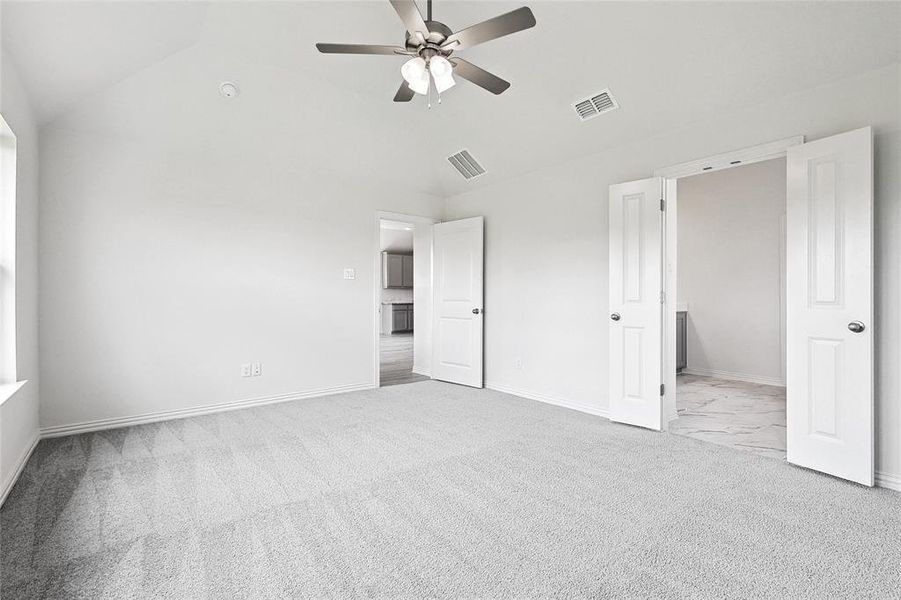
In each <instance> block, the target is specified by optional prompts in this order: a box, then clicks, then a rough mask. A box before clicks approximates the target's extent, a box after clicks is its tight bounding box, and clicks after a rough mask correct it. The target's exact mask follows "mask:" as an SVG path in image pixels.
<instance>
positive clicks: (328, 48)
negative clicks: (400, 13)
mask: <svg viewBox="0 0 901 600" xmlns="http://www.w3.org/2000/svg"><path fill="white" fill-rule="evenodd" d="M316 49H317V50H319V51H320V52H322V53H323V54H389V55H392V56H393V55H395V54H399V53H402V52H403V53H405V52H406V51H407V49H406V48H401V47H400V46H378V45H376V44H316Z"/></svg>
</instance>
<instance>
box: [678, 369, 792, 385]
mask: <svg viewBox="0 0 901 600" xmlns="http://www.w3.org/2000/svg"><path fill="white" fill-rule="evenodd" d="M682 372H683V373H684V374H685V375H700V376H701V377H716V378H718V379H726V380H728V381H744V382H745V383H759V384H761V385H774V386H777V387H785V379H782V378H779V377H766V376H762V375H751V374H749V373H735V372H733V371H720V370H718V369H689V368H685V369H682Z"/></svg>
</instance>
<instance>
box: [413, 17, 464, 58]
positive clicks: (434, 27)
mask: <svg viewBox="0 0 901 600" xmlns="http://www.w3.org/2000/svg"><path fill="white" fill-rule="evenodd" d="M425 25H426V27H428V29H429V30H428V32H425V31H424V32H423V34H424V35H425V36H426V38H425V42H426V43H425V44H420V43H419V40H418V39H416V38H415V37H413V36H412V35H411V34H410V32H409V31H408V32H407V44H406V46H407V50H409V51H411V52H417V53H420V54H421V53H422V51H423V50H426V49H431V50H434V51H435V52H434V53H432V56H434V55H435V54H439V53H440V54H443V55H444V56H448V55H450V53H451V52H452V50H451V49H450V48H444V49H441V48H440V46H441V44H443V43H444V40H446V39H447V38H449V37H450V36H451V35H452V34H453V33H454V32H453V31H451V28H450V27H448V26H447V25H445V24H444V23H441V22H439V21H425ZM423 58H427V57H423Z"/></svg>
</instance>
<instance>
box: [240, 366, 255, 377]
mask: <svg viewBox="0 0 901 600" xmlns="http://www.w3.org/2000/svg"><path fill="white" fill-rule="evenodd" d="M251 375H253V370H252V367H251V366H250V363H244V364H243V365H241V377H250V376H251Z"/></svg>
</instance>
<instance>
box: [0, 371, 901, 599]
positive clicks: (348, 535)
mask: <svg viewBox="0 0 901 600" xmlns="http://www.w3.org/2000/svg"><path fill="white" fill-rule="evenodd" d="M0 516H2V521H0V525H2V532H0V543H2V569H3V572H2V581H0V583H2V597H3V599H4V600H7V599H20V598H40V597H46V598H91V599H103V598H254V599H257V598H276V597H340V598H347V597H360V596H375V597H416V598H419V597H514V596H515V597H548V596H557V597H577V596H581V597H593V598H599V597H618V598H622V597H630V598H631V597H665V598H681V597H692V598H725V597H730V598H790V597H791V598H798V597H805V598H810V597H823V598H825V597H833V598H836V597H844V598H861V597H871V598H889V597H895V598H897V597H899V596H901V587H899V584H901V494H897V493H894V492H890V491H887V490H880V489H873V490H871V489H865V488H862V487H859V486H856V485H853V484H849V483H844V482H841V481H838V480H835V479H832V478H829V477H826V476H822V475H818V474H815V473H812V472H808V471H805V470H802V469H798V468H795V467H792V466H790V465H787V464H784V463H781V462H779V461H776V460H772V459H768V458H763V457H759V456H755V455H752V454H747V453H742V452H739V451H735V450H732V449H729V448H725V447H722V446H716V445H713V444H706V443H704V442H700V441H697V440H693V439H689V438H686V437H681V436H676V435H671V434H661V433H653V432H649V431H644V430H641V429H637V428H632V427H627V426H624V425H615V424H612V423H609V422H607V421H605V420H604V419H600V418H597V417H593V416H589V415H585V414H581V413H577V412H573V411H569V410H566V409H562V408H556V407H552V406H548V405H545V404H540V403H537V402H532V401H529V400H523V399H521V398H516V397H513V396H508V395H504V394H500V393H494V392H490V391H481V390H471V389H468V388H463V387H457V386H452V385H446V384H440V383H435V382H423V383H415V384H410V385H406V386H395V387H390V388H382V389H380V390H373V391H371V392H359V393H352V394H346V395H342V396H331V397H326V398H319V399H312V400H304V401H298V402H291V403H285V404H279V405H271V406H266V407H260V408H254V409H248V410H241V411H235V412H229V413H223V414H218V415H212V416H207V417H197V418H192V419H184V420H178V421H169V422H166V423H158V424H152V425H144V426H138V427H131V428H127V429H119V430H114V431H106V432H100V433H94V434H85V435H79V436H73V437H68V438H63V439H54V440H45V441H43V442H41V443H40V445H39V446H38V449H37V451H36V453H35V455H34V456H33V457H32V459H31V460H30V461H29V463H28V465H27V467H26V469H25V472H24V474H23V476H22V478H21V479H20V480H19V483H18V484H17V485H16V487H15V489H14V490H13V492H12V495H11V496H10V498H9V500H8V501H7V503H6V505H5V506H4V507H3V509H2V515H0Z"/></svg>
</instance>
